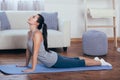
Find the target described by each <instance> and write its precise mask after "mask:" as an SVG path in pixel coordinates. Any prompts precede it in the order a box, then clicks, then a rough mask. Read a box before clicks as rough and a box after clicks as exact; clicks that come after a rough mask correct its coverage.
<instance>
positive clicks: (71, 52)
mask: <svg viewBox="0 0 120 80" xmlns="http://www.w3.org/2000/svg"><path fill="white" fill-rule="evenodd" d="M118 43H119V42H118ZM118 46H120V44H118ZM55 51H56V52H59V53H60V54H61V55H64V56H68V57H75V56H84V57H89V58H94V57H93V56H87V55H84V54H83V52H82V43H81V42H80V41H78V42H75V41H74V42H72V43H71V47H69V48H68V51H67V52H63V50H62V49H56V50H55ZM100 58H104V59H105V60H106V61H108V62H110V63H111V64H112V65H113V69H112V70H101V71H84V72H61V73H43V74H29V75H4V74H2V73H0V80H119V79H120V64H119V63H120V52H117V51H116V49H115V48H114V42H113V41H110V42H109V47H108V54H107V55H106V56H100ZM24 62H25V51H23V52H21V51H16V52H15V53H14V52H13V51H10V52H9V51H8V52H4V51H1V52H0V64H16V63H17V64H23V63H24Z"/></svg>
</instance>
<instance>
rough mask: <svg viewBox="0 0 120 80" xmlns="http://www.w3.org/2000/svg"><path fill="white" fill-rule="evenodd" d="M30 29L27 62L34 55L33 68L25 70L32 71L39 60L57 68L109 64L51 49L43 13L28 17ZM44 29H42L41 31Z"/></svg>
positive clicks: (96, 59)
mask: <svg viewBox="0 0 120 80" xmlns="http://www.w3.org/2000/svg"><path fill="white" fill-rule="evenodd" d="M28 24H29V25H30V31H29V32H28V43H27V46H28V47H27V49H26V64H25V65H23V66H28V64H29V61H30V58H31V57H32V68H29V69H27V70H24V72H32V71H34V70H35V68H36V64H37V60H39V61H40V62H42V63H43V64H44V65H45V66H47V67H55V68H70V67H85V66H98V65H108V66H111V65H110V64H109V63H108V62H106V61H104V59H99V58H98V57H96V58H95V59H88V58H84V57H76V58H68V57H64V56H61V55H58V53H56V52H53V51H50V50H49V49H48V44H47V25H46V24H45V23H44V18H43V16H42V15H40V14H37V15H35V16H32V17H30V18H29V19H28ZM41 29H42V31H40V30H41Z"/></svg>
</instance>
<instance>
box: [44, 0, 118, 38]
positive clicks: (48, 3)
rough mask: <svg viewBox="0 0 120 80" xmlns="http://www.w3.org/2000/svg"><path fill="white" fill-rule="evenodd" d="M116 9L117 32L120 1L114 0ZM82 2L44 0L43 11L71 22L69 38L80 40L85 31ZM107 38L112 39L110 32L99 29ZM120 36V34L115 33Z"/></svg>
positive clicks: (80, 0) (79, 0) (73, 0)
mask: <svg viewBox="0 0 120 80" xmlns="http://www.w3.org/2000/svg"><path fill="white" fill-rule="evenodd" d="M116 3H117V4H116V8H117V32H118V30H120V28H119V24H120V22H119V21H120V20H119V18H120V16H119V13H120V11H119V9H120V6H119V4H118V3H120V0H116ZM93 5H95V3H93ZM84 7H85V5H84V0H45V11H57V12H58V13H59V15H60V16H61V17H64V19H68V20H70V21H71V38H81V37H82V34H83V32H84V31H85V23H84V22H85V20H84V19H85V18H84ZM100 30H102V31H104V32H105V33H106V34H107V35H108V36H109V37H112V30H111V29H110V30H109V29H100ZM117 34H118V35H120V33H117Z"/></svg>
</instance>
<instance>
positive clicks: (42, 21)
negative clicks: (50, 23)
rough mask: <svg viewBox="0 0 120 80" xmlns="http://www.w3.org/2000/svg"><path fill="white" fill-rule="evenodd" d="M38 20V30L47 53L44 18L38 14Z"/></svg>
mask: <svg viewBox="0 0 120 80" xmlns="http://www.w3.org/2000/svg"><path fill="white" fill-rule="evenodd" d="M38 16H39V18H38V20H37V22H38V23H39V25H38V29H39V30H40V29H42V34H43V39H44V47H45V50H46V51H47V52H49V49H48V43H47V25H46V24H45V23H44V17H43V16H42V15H40V14H38Z"/></svg>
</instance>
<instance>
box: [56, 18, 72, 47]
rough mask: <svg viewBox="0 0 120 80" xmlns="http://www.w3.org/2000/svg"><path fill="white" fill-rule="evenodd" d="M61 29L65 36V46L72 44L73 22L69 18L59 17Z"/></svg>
mask: <svg viewBox="0 0 120 80" xmlns="http://www.w3.org/2000/svg"><path fill="white" fill-rule="evenodd" d="M58 24H59V26H58V27H59V31H61V32H62V33H63V36H64V47H67V46H70V40H71V36H70V35H71V29H70V28H71V23H70V21H69V20H60V19H59V23H58Z"/></svg>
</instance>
